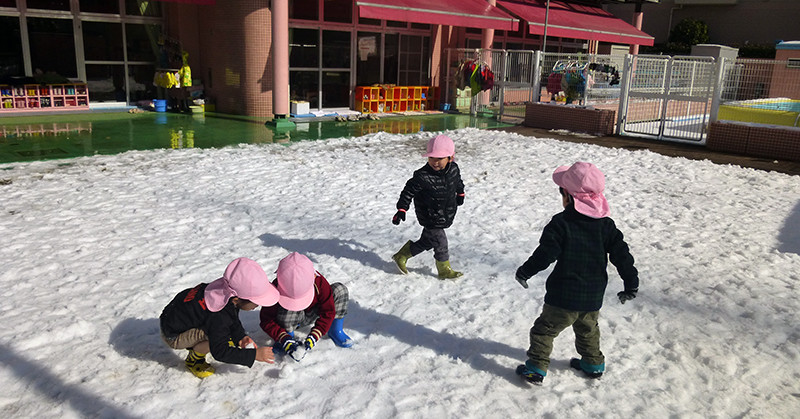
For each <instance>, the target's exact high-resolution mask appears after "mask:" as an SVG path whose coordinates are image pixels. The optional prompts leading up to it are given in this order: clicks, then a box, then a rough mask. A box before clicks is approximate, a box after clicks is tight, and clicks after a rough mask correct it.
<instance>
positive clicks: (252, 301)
mask: <svg viewBox="0 0 800 419" xmlns="http://www.w3.org/2000/svg"><path fill="white" fill-rule="evenodd" d="M278 296H279V293H278V290H277V289H276V288H275V287H274V286H273V285H272V284H271V283H270V282H269V279H267V274H266V273H265V272H264V270H263V269H262V268H261V266H259V265H258V263H256V262H255V261H253V260H250V259H247V258H238V259H236V260H234V261H233V262H231V263H230V264H229V265H228V267H227V269H225V274H224V275H223V276H222V278H219V279H217V280H216V281H213V282H211V283H209V284H206V283H201V284H199V285H197V286H195V287H193V288H188V289H185V290H183V291H181V292H180V293H178V295H176V296H175V298H173V299H172V301H171V302H170V303H169V304H168V305H167V306H166V307H165V308H164V310H163V311H162V312H161V319H160V321H161V338H162V339H163V340H164V342H166V344H167V346H169V347H170V348H172V349H188V350H189V355H188V356H187V357H186V368H187V369H188V370H189V371H190V372H191V373H192V374H194V375H195V376H196V377H199V378H205V377H208V376H210V375H211V374H214V367H212V366H211V365H210V364H209V363H208V362H206V354H207V353H209V352H211V355H212V356H213V357H214V359H216V360H217V361H220V362H225V363H230V364H239V365H244V366H247V367H252V366H253V363H254V362H255V361H260V362H267V363H270V364H271V363H274V362H275V357H274V355H273V354H272V348H271V347H269V346H265V347H262V348H259V347H257V345H256V344H255V342H253V339H252V338H250V336H248V335H247V333H246V332H245V330H244V327H243V326H242V323H241V321H240V320H239V310H246V311H250V310H255V309H256V307H258V306H271V305H273V304H275V303H277V302H278Z"/></svg>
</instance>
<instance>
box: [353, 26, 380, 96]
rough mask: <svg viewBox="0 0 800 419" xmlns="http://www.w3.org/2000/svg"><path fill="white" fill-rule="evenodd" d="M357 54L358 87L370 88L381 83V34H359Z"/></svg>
mask: <svg viewBox="0 0 800 419" xmlns="http://www.w3.org/2000/svg"><path fill="white" fill-rule="evenodd" d="M357 48H358V51H357V52H356V85H358V86H369V85H371V84H375V83H380V82H381V34H380V33H377V32H359V33H358V43H357Z"/></svg>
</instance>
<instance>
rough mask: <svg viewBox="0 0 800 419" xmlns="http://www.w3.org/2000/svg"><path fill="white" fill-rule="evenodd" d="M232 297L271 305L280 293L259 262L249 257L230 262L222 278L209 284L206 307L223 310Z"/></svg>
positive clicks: (262, 304)
mask: <svg viewBox="0 0 800 419" xmlns="http://www.w3.org/2000/svg"><path fill="white" fill-rule="evenodd" d="M231 297H239V298H243V299H245V300H250V301H252V302H254V303H256V304H258V305H260V306H262V307H269V306H271V305H275V303H277V302H278V298H279V297H280V294H279V293H278V290H277V289H276V288H275V286H274V285H272V284H271V283H270V282H269V279H268V278H267V273H266V272H264V269H263V268H261V266H260V265H259V264H258V263H256V262H255V261H254V260H251V259H248V258H238V259H234V261H233V262H231V263H229V264H228V267H227V268H225V274H224V275H223V276H222V278H219V279H217V280H216V281H213V282H212V283H210V284H208V286H207V287H206V291H205V294H204V298H205V301H206V307H208V309H209V311H213V312H217V311H220V310H222V309H223V308H224V307H225V305H226V304H228V300H230V299H231Z"/></svg>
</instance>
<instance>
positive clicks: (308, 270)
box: [276, 252, 317, 311]
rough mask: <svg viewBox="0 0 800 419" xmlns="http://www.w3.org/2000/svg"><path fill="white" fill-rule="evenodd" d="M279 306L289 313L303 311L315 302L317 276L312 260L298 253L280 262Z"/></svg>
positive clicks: (290, 254) (278, 274)
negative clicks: (315, 279)
mask: <svg viewBox="0 0 800 419" xmlns="http://www.w3.org/2000/svg"><path fill="white" fill-rule="evenodd" d="M276 276H277V277H278V292H280V294H281V296H280V299H278V304H280V305H281V307H283V308H285V309H287V310H289V311H301V310H305V309H307V308H308V306H310V305H311V302H312V301H314V278H315V277H316V276H317V275H316V271H315V270H314V264H313V263H312V262H311V259H309V258H308V257H306V256H304V255H301V254H300V253H297V252H292V253H289V256H286V257H285V258H283V259H281V261H280V262H278V271H277V273H276Z"/></svg>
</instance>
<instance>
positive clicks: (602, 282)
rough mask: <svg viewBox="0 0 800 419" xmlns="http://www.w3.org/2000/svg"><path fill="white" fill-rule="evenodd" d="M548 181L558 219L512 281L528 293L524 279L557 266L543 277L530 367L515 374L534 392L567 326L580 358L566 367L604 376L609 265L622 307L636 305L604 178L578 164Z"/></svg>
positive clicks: (632, 275) (629, 262) (631, 270)
mask: <svg viewBox="0 0 800 419" xmlns="http://www.w3.org/2000/svg"><path fill="white" fill-rule="evenodd" d="M553 181H555V183H556V185H558V186H559V191H560V192H561V200H562V204H563V205H564V211H563V212H561V213H559V214H556V215H555V216H554V217H553V218H552V219H551V220H550V222H549V223H548V224H547V225H546V226H545V228H544V231H543V232H542V236H541V238H540V239H539V246H538V247H537V248H536V250H535V251H534V252H533V254H532V255H531V257H530V258H528V260H527V261H526V262H525V263H524V264H523V265H522V266H520V267H519V269H517V273H516V279H517V281H518V282H519V283H520V284H521V285H522V286H523V287H525V288H528V282H527V280H528V279H529V278H530V277H532V276H533V275H535V274H537V273H538V272H540V271H542V270H544V269H545V268H547V267H548V266H550V264H551V263H553V261H557V262H556V266H555V268H554V269H553V272H552V273H551V274H550V276H548V277H547V283H546V285H545V287H546V290H547V292H546V294H545V297H544V307H543V308H542V314H541V315H539V318H537V319H536V321H535V322H534V323H533V327H532V328H531V330H530V348H529V349H528V352H527V355H528V360H527V361H525V364H524V365H520V366H518V367H517V370H516V371H517V374H519V375H521V376H523V377H524V378H525V379H526V380H527V381H529V382H531V383H534V384H541V383H542V381H543V380H544V377H545V376H546V375H547V367H548V366H549V365H550V353H551V352H552V350H553V340H554V339H555V338H556V336H558V334H559V333H561V332H562V331H563V330H564V329H566V328H567V327H569V326H572V330H573V331H574V332H575V348H576V349H577V351H578V353H579V354H580V355H581V359H577V358H573V359H572V360H571V361H570V366H571V367H572V368H575V369H578V370H581V371H583V372H584V374H585V375H586V376H587V377H591V378H599V377H600V376H601V375H603V371H604V370H605V358H604V356H603V353H602V352H601V351H600V330H599V328H598V324H597V319H598V316H599V314H600V307H601V306H602V305H603V295H604V294H605V289H606V285H607V284H608V274H607V272H606V267H607V265H608V260H609V259H610V260H611V263H613V264H614V266H616V268H617V271H618V272H619V275H620V277H621V278H622V280H623V282H624V284H625V290H624V291H621V292H619V293H618V294H617V296H618V297H619V301H620V302H621V303H623V304H624V303H625V302H626V301H628V300H632V299H634V298H636V293H637V291H638V288H639V274H638V272H637V270H636V268H635V267H634V266H633V256H631V254H630V251H629V249H628V245H627V244H626V243H625V240H624V239H623V236H622V233H621V232H620V231H619V230H618V229H617V227H616V225H615V224H614V221H613V220H612V219H611V218H609V217H608V215H609V207H608V201H606V198H605V196H603V190H604V189H605V176H603V173H602V172H600V170H599V169H598V168H597V167H595V166H594V165H593V164H591V163H584V162H577V163H575V164H573V165H572V166H570V167H567V166H562V167H559V168H558V169H556V170H555V173H553Z"/></svg>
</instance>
